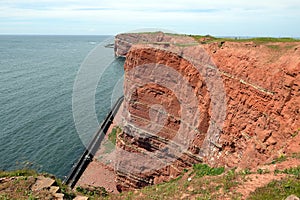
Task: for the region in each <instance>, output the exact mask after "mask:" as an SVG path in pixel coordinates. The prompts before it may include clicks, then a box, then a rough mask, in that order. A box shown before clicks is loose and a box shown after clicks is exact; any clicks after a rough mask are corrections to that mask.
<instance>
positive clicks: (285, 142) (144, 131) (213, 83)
mask: <svg viewBox="0 0 300 200" xmlns="http://www.w3.org/2000/svg"><path fill="white" fill-rule="evenodd" d="M137 43H138V44H137ZM274 47H276V48H274ZM115 51H116V55H117V56H125V55H126V62H125V80H124V93H125V100H124V110H123V132H122V134H121V135H119V136H118V138H117V146H118V147H119V148H118V151H119V152H118V156H119V157H118V163H117V165H116V173H117V185H118V188H119V190H128V189H131V188H140V187H143V186H145V185H149V184H154V183H160V182H163V181H166V180H169V179H171V178H175V177H177V176H178V175H179V174H180V173H181V171H182V170H183V169H184V168H186V167H190V166H192V164H194V163H198V162H202V161H203V162H206V163H209V164H210V165H215V166H217V165H221V166H224V165H225V166H228V167H234V166H236V167H241V168H249V167H255V166H257V165H260V164H264V163H266V162H270V161H271V160H272V159H274V158H275V157H278V156H280V155H282V154H291V153H294V152H299V149H300V148H299V147H300V134H298V133H299V132H300V43H297V42H294V43H272V44H269V43H268V44H255V43H252V42H247V43H246V42H222V44H221V45H220V43H211V44H204V45H196V44H195V41H194V40H193V39H192V38H189V37H184V36H174V35H164V34H163V33H156V34H149V36H147V34H123V35H119V36H117V37H116V46H115Z"/></svg>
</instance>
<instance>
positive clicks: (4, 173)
mask: <svg viewBox="0 0 300 200" xmlns="http://www.w3.org/2000/svg"><path fill="white" fill-rule="evenodd" d="M18 176H37V172H36V171H34V170H31V169H19V170H15V171H0V178H2V177H18Z"/></svg>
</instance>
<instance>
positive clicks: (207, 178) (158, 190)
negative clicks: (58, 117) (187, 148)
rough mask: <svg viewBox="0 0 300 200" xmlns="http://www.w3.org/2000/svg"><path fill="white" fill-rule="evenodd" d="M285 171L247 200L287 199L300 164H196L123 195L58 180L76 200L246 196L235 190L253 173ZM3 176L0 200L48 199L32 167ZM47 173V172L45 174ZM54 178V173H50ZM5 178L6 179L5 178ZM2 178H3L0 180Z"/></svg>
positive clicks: (298, 185)
mask: <svg viewBox="0 0 300 200" xmlns="http://www.w3.org/2000/svg"><path fill="white" fill-rule="evenodd" d="M271 173H272V174H274V175H277V174H285V175H286V177H285V178H283V179H282V180H274V181H271V182H270V183H269V184H267V185H266V186H264V187H261V188H257V189H256V190H255V191H254V192H252V193H250V195H249V196H248V197H247V199H251V200H255V199H274V200H276V199H285V198H286V197H287V196H289V195H291V194H294V195H296V196H300V166H298V167H294V168H289V169H284V170H276V171H275V172H270V171H268V170H265V169H257V171H250V169H244V170H239V171H237V170H236V168H233V169H231V170H225V169H224V167H219V168H212V167H209V166H208V165H206V164H196V165H194V166H193V168H192V169H189V170H188V169H186V170H184V171H183V172H182V174H181V175H180V176H179V177H178V178H176V179H173V180H171V181H169V182H165V183H161V184H157V185H152V186H148V187H145V188H142V189H140V190H136V191H130V192H123V193H121V194H109V193H108V192H107V191H106V190H105V188H103V187H92V186H89V187H77V188H76V189H74V190H73V191H72V190H70V188H69V187H68V186H66V185H64V184H62V182H61V181H60V180H59V179H56V183H55V184H56V185H57V186H59V188H60V192H61V193H63V194H64V199H73V198H74V197H75V196H78V195H79V196H86V197H88V198H89V199H111V200H112V199H113V200H114V199H141V200H146V199H220V197H226V198H228V199H243V198H242V197H243V194H241V193H239V192H236V189H237V188H238V187H239V186H240V185H242V184H243V183H245V182H247V181H251V178H250V176H252V177H253V176H256V177H258V176H260V175H262V174H270V175H272V174H271ZM0 175H1V177H6V179H12V180H11V181H7V182H3V181H1V184H0V199H28V200H29V199H30V200H33V199H45V198H48V197H49V194H48V193H47V192H45V191H39V192H32V191H31V190H30V188H31V186H32V185H33V184H34V182H35V180H36V177H37V176H38V174H37V173H36V172H34V171H32V170H18V171H14V172H1V173H0ZM45 176H47V175H45ZM48 176H50V175H48ZM51 177H52V178H53V176H51ZM2 179H3V178H2ZM0 180H1V179H0Z"/></svg>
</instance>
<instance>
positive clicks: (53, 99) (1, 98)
mask: <svg viewBox="0 0 300 200" xmlns="http://www.w3.org/2000/svg"><path fill="white" fill-rule="evenodd" d="M106 38H108V36H0V170H13V169H17V168H23V167H30V168H34V169H36V170H38V171H40V172H48V173H51V174H54V175H56V176H59V177H61V178H62V177H63V176H65V175H67V174H68V172H69V170H70V169H71V167H72V165H73V163H75V162H76V161H77V159H78V158H79V156H80V155H81V153H82V152H83V151H84V148H85V147H84V145H83V144H82V142H81V140H80V138H79V136H78V134H77V132H76V129H75V124H74V120H73V114H72V91H73V85H74V81H75V78H76V74H77V72H78V70H79V68H80V65H81V63H82V62H83V60H84V59H85V57H86V56H87V55H88V53H89V52H90V51H91V50H92V49H94V48H95V47H96V46H97V45H98V44H99V43H100V42H101V41H103V40H105V39H106ZM122 65H123V61H122V60H115V61H114V62H113V63H112V64H111V65H110V67H109V68H107V69H106V70H105V73H104V74H105V76H102V78H101V80H100V82H99V83H98V87H97V91H96V95H95V99H96V105H95V108H96V111H97V117H98V121H100V122H101V121H102V120H103V118H104V117H105V116H106V114H107V112H108V111H109V109H110V106H111V99H110V97H111V94H112V90H113V88H114V86H115V84H116V82H117V81H118V80H119V79H120V77H122V76H123V74H124V71H123V68H122ZM99 67H103V66H101V64H100V65H99ZM82 95H83V96H84V92H83V93H82ZM83 106H84V105H83ZM88 134H90V135H91V136H92V135H93V134H94V133H88Z"/></svg>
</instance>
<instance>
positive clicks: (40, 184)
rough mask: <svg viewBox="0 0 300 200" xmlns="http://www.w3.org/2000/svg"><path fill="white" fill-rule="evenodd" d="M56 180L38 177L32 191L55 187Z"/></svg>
mask: <svg viewBox="0 0 300 200" xmlns="http://www.w3.org/2000/svg"><path fill="white" fill-rule="evenodd" d="M54 182H55V180H53V179H52V178H47V177H43V176H38V177H37V180H36V182H35V184H34V185H33V186H32V188H31V189H32V191H38V190H43V189H45V188H49V187H51V186H52V185H53V183H54Z"/></svg>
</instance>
